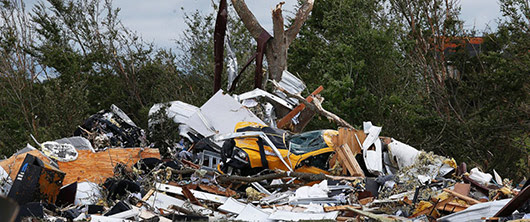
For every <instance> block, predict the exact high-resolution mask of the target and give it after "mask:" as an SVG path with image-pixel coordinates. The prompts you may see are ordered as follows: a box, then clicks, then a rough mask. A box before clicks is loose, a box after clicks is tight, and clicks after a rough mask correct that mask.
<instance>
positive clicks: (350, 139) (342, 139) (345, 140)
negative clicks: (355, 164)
mask: <svg viewBox="0 0 530 222" xmlns="http://www.w3.org/2000/svg"><path fill="white" fill-rule="evenodd" d="M357 138H358V139H359V140H357ZM365 139H366V134H365V133H364V132H363V131H362V130H356V129H352V128H346V127H340V128H339V137H338V141H337V142H338V145H339V146H340V145H344V144H348V146H349V147H350V148H351V150H352V152H353V154H355V155H356V154H358V153H361V146H359V143H360V144H362V143H363V142H364V140H365Z"/></svg>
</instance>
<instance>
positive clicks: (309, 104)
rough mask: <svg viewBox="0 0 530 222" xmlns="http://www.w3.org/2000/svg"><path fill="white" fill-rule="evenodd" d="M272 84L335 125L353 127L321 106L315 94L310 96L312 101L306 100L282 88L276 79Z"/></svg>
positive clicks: (320, 101) (320, 100)
mask: <svg viewBox="0 0 530 222" xmlns="http://www.w3.org/2000/svg"><path fill="white" fill-rule="evenodd" d="M272 84H273V85H274V87H276V88H277V89H278V90H280V91H281V92H283V93H285V95H287V96H289V97H293V98H296V99H298V101H300V102H301V103H303V104H304V105H306V107H307V108H309V109H311V110H313V111H315V112H316V113H318V114H320V115H322V116H324V117H326V118H327V119H328V120H330V121H333V122H334V123H336V124H337V125H339V126H344V127H348V128H353V126H351V125H350V124H349V123H348V122H346V121H345V120H343V119H342V118H340V117H339V116H337V115H335V114H334V113H332V112H329V111H327V110H325V109H324V108H323V107H322V99H320V98H319V97H317V96H312V97H313V101H311V102H308V101H306V100H305V99H304V97H302V96H300V95H298V94H292V93H290V92H288V91H287V90H285V89H284V88H282V87H281V86H280V85H279V84H278V83H277V82H276V81H274V80H273V81H272Z"/></svg>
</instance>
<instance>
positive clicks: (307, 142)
mask: <svg viewBox="0 0 530 222" xmlns="http://www.w3.org/2000/svg"><path fill="white" fill-rule="evenodd" d="M323 132H324V131H323V130H317V131H310V132H305V133H301V134H298V135H294V136H292V137H291V140H290V141H289V143H290V146H291V152H292V153H294V154H296V155H301V154H304V153H308V152H311V151H315V150H319V149H322V148H325V147H327V146H328V145H327V144H326V142H325V141H324V138H323V137H322V133H323Z"/></svg>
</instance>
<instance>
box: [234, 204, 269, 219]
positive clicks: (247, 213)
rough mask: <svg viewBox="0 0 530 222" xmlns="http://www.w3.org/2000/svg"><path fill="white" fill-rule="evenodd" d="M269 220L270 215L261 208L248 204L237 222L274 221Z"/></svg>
mask: <svg viewBox="0 0 530 222" xmlns="http://www.w3.org/2000/svg"><path fill="white" fill-rule="evenodd" d="M268 218H269V214H268V213H266V212H264V211H262V210H261V209H260V208H257V207H255V206H254V205H252V204H247V206H245V208H244V209H243V211H241V212H240V213H239V215H238V216H237V217H236V220H242V221H272V220H270V219H268Z"/></svg>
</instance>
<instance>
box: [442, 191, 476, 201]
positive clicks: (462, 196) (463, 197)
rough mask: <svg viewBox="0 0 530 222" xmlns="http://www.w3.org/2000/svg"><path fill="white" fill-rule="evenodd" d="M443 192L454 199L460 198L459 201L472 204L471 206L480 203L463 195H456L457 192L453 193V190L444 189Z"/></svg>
mask: <svg viewBox="0 0 530 222" xmlns="http://www.w3.org/2000/svg"><path fill="white" fill-rule="evenodd" d="M443 191H445V192H447V193H450V194H451V195H453V196H455V197H458V198H460V199H462V200H465V201H466V202H468V203H469V204H472V205H473V204H479V203H481V202H480V201H478V200H475V199H473V198H471V197H468V196H464V195H462V194H459V193H457V192H455V191H453V190H449V189H447V188H446V189H443Z"/></svg>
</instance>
